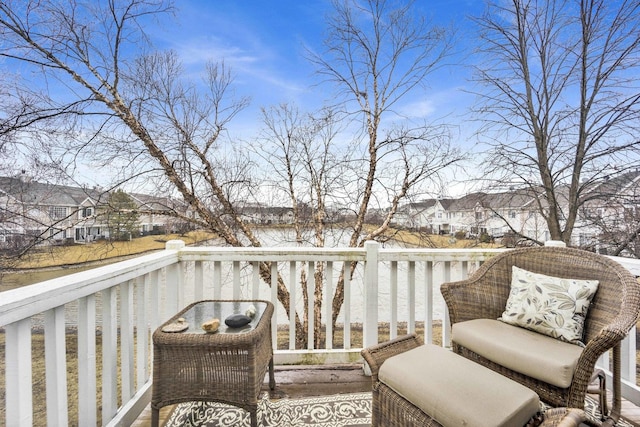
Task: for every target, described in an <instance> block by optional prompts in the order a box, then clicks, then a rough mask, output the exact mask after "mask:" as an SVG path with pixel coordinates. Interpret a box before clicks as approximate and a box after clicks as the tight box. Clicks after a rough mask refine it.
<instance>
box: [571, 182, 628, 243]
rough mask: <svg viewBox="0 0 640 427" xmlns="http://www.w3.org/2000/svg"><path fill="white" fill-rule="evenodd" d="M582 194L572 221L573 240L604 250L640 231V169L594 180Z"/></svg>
mask: <svg viewBox="0 0 640 427" xmlns="http://www.w3.org/2000/svg"><path fill="white" fill-rule="evenodd" d="M583 198H584V200H583V204H582V207H581V209H580V212H579V216H578V220H577V221H576V225H575V233H574V239H575V243H576V244H578V245H580V246H582V247H590V248H593V249H595V250H597V251H598V252H603V253H604V252H606V251H607V249H608V247H609V246H616V245H615V244H619V243H620V242H622V241H623V240H625V239H632V238H634V237H636V236H637V234H638V231H640V170H634V171H629V172H625V173H622V174H619V175H614V176H610V177H608V178H607V179H605V180H604V181H603V182H599V183H597V184H594V185H593V187H592V188H591V189H590V190H589V191H588V192H587V194H586V195H585V196H583ZM613 243H615V244H613ZM635 252H638V250H637V249H636V251H635ZM634 255H639V254H638V253H637V254H634Z"/></svg>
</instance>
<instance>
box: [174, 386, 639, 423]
mask: <svg viewBox="0 0 640 427" xmlns="http://www.w3.org/2000/svg"><path fill="white" fill-rule="evenodd" d="M585 412H586V414H587V416H588V417H589V418H592V419H600V411H599V408H598V404H597V402H596V401H595V400H594V399H593V398H592V397H590V396H587V398H586V400H585ZM258 422H259V424H260V425H262V426H274V427H275V426H278V427H292V426H306V425H313V426H319V427H364V426H370V425H371V393H352V394H338V395H333V396H322V397H309V398H302V399H278V400H269V396H268V394H267V393H264V394H263V395H262V397H261V400H260V401H259V402H258ZM250 425H251V419H250V417H249V413H248V412H245V411H244V410H242V409H239V408H236V407H233V406H229V405H224V404H222V403H209V402H189V403H181V404H179V405H177V406H176V407H175V409H174V410H173V411H172V412H171V414H170V416H169V419H168V420H167V422H166V424H165V427H223V426H234V427H244V426H247V427H248V426H250ZM617 426H620V427H634V426H633V424H631V423H629V422H627V421H626V420H623V419H621V420H620V421H619V422H618V424H617Z"/></svg>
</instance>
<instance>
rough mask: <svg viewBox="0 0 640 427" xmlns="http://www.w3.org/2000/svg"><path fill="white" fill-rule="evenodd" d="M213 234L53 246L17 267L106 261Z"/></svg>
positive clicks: (194, 241)
mask: <svg viewBox="0 0 640 427" xmlns="http://www.w3.org/2000/svg"><path fill="white" fill-rule="evenodd" d="M214 237H215V235H214V234H212V233H206V232H203V231H194V232H190V233H188V234H184V235H183V234H167V235H164V234H163V235H157V236H144V237H139V238H136V239H133V240H131V241H124V242H116V241H113V242H112V241H108V240H97V241H95V242H92V243H90V244H88V245H70V246H52V247H49V248H44V249H41V250H39V251H38V252H36V253H33V254H30V255H29V256H27V257H25V258H24V259H22V260H20V261H18V262H17V263H16V265H15V267H16V268H19V269H33V268H52V267H60V266H70V265H76V264H84V263H90V262H96V261H104V260H107V259H110V258H119V257H125V256H131V255H140V254H143V253H146V252H152V251H157V250H162V249H164V248H165V245H166V243H167V242H168V241H169V240H176V239H178V240H183V241H184V242H185V243H186V244H187V245H191V244H194V243H198V242H203V241H206V240H209V239H212V238H214Z"/></svg>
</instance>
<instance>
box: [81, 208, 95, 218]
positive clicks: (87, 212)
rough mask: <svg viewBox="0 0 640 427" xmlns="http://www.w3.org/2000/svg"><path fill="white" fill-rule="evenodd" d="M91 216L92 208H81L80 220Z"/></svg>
mask: <svg viewBox="0 0 640 427" xmlns="http://www.w3.org/2000/svg"><path fill="white" fill-rule="evenodd" d="M91 215H93V208H83V209H82V218H87V217H89V216H91Z"/></svg>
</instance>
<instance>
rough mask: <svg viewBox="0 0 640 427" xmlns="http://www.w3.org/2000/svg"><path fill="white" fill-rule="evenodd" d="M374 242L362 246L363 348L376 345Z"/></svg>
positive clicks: (376, 276)
mask: <svg viewBox="0 0 640 427" xmlns="http://www.w3.org/2000/svg"><path fill="white" fill-rule="evenodd" d="M379 247H380V245H379V244H378V243H377V242H374V241H367V242H365V244H364V248H365V251H366V255H365V256H366V259H365V272H364V283H365V286H364V325H363V328H364V331H363V332H364V334H363V347H369V346H371V345H374V344H377V343H378V251H379Z"/></svg>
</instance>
